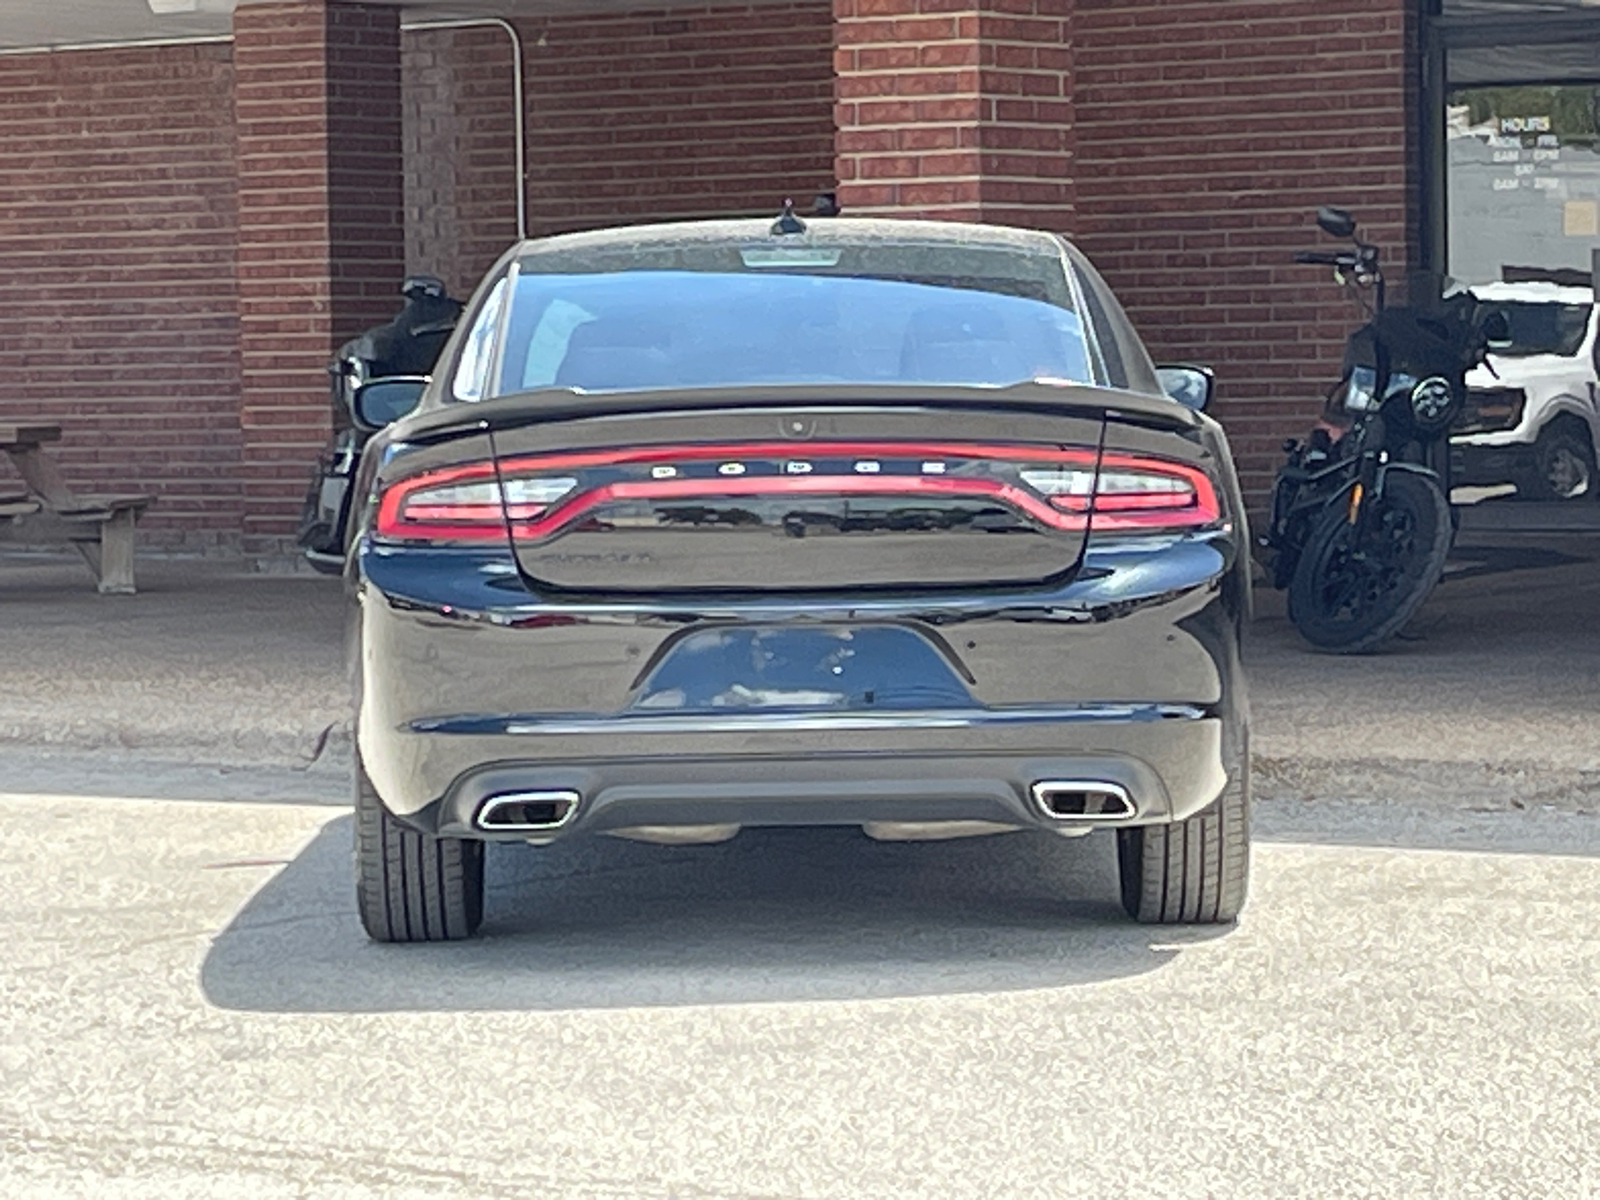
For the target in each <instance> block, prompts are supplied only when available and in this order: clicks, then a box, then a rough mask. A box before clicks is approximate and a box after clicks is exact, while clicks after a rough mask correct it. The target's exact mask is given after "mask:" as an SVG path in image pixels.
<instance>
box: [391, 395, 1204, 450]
mask: <svg viewBox="0 0 1600 1200" xmlns="http://www.w3.org/2000/svg"><path fill="white" fill-rule="evenodd" d="M436 386H437V385H436ZM430 390H431V389H430ZM435 395H437V393H435ZM430 400H431V401H432V402H431V403H430ZM859 404H874V405H884V406H887V407H899V406H905V407H927V408H985V407H989V408H1009V409H1012V410H1016V411H1034V412H1054V413H1061V414H1063V415H1067V414H1072V415H1078V416H1085V415H1087V416H1105V415H1115V416H1118V417H1120V418H1122V419H1123V420H1130V421H1132V422H1134V423H1135V424H1141V425H1154V426H1157V427H1159V428H1163V429H1173V430H1193V429H1198V428H1200V427H1201V425H1202V424H1203V421H1202V418H1201V417H1200V416H1199V415H1198V414H1197V413H1195V412H1193V411H1192V410H1190V409H1188V408H1186V407H1184V406H1183V405H1181V404H1179V403H1178V402H1177V401H1175V400H1169V399H1167V398H1166V397H1165V396H1155V395H1146V394H1145V393H1143V392H1129V391H1123V390H1120V389H1112V388H1100V387H1089V386H1087V385H1083V384H1054V383H1040V382H1037V381H1030V382H1026V383H1017V384H1012V385H1010V386H1009V387H960V386H951V385H948V384H936V385H919V384H898V383H897V384H850V385H842V384H830V385H823V386H819V385H815V384H806V385H798V386H797V385H768V386H763V387H717V388H686V389H671V390H668V389H660V390H656V389H652V390H649V391H639V392H582V391H577V390H574V389H571V388H538V389H535V390H533V391H527V392H516V393H514V394H511V395H507V396H497V397H495V398H494V399H492V400H481V401H478V402H476V403H470V404H468V403H461V402H451V401H443V402H442V401H441V400H439V399H434V398H433V397H424V400H423V403H422V405H421V407H420V408H419V410H418V411H417V412H415V413H414V414H413V415H412V416H409V417H406V418H405V419H404V420H403V422H401V424H402V425H403V429H402V430H401V431H400V432H399V433H398V435H397V436H399V437H401V438H403V439H404V440H406V441H411V442H419V441H428V440H429V439H430V435H444V434H447V433H454V432H457V431H459V430H461V429H462V428H464V427H470V426H476V427H478V428H481V429H514V428H517V427H519V426H524V425H540V424H544V423H547V422H556V421H579V420H585V419H592V418H595V417H607V416H619V415H623V414H630V413H652V412H671V411H673V410H675V409H676V410H684V411H696V410H697V411H701V412H704V411H706V410H708V409H711V410H715V409H749V408H790V407H794V406H797V405H799V406H815V407H823V408H825V407H828V406H831V405H859Z"/></svg>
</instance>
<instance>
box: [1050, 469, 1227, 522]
mask: <svg viewBox="0 0 1600 1200" xmlns="http://www.w3.org/2000/svg"><path fill="white" fill-rule="evenodd" d="M1020 474H1021V476H1022V481H1023V482H1024V483H1026V484H1027V485H1028V486H1029V487H1031V488H1033V489H1035V490H1036V491H1038V492H1039V493H1041V494H1042V495H1045V496H1048V497H1049V499H1050V503H1051V504H1052V505H1054V506H1055V507H1056V508H1059V509H1061V510H1062V511H1063V512H1070V513H1081V514H1084V515H1085V516H1087V517H1089V522H1088V523H1089V527H1090V528H1091V529H1094V530H1098V531H1104V532H1115V531H1124V532H1131V531H1147V532H1148V531H1152V530H1159V529H1188V528H1194V527H1197V526H1203V525H1210V524H1212V523H1214V522H1215V521H1216V520H1217V519H1218V517H1220V516H1221V513H1222V510H1221V506H1220V505H1219V504H1218V503H1217V490H1216V488H1215V487H1214V486H1213V485H1212V483H1211V480H1210V478H1209V477H1208V476H1207V475H1206V473H1205V472H1204V471H1201V470H1199V469H1198V468H1195V467H1190V466H1186V465H1185V464H1183V463H1175V462H1169V461H1168V460H1166V459H1160V458H1145V457H1143V456H1134V455H1123V454H1106V455H1104V456H1103V457H1102V458H1101V460H1100V469H1099V471H1098V472H1097V471H1096V470H1095V469H1094V467H1093V466H1092V465H1091V464H1088V463H1084V464H1077V465H1075V464H1066V463H1063V464H1061V465H1059V466H1049V467H1032V466H1030V467H1024V468H1023V469H1022V471H1021V472H1020Z"/></svg>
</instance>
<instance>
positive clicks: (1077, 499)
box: [479, 389, 1115, 596]
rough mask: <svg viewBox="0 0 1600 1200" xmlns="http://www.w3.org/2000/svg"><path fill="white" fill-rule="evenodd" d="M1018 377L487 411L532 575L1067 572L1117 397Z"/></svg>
mask: <svg viewBox="0 0 1600 1200" xmlns="http://www.w3.org/2000/svg"><path fill="white" fill-rule="evenodd" d="M857 390H859V389H853V393H854V391H857ZM1012 390H1013V389H950V390H949V391H950V392H951V393H953V394H944V395H938V396H935V397H929V396H927V395H926V394H925V393H926V389H924V394H923V395H921V396H917V395H909V394H902V393H903V389H894V390H893V394H879V395H865V396H859V397H858V396H855V395H854V394H853V393H852V396H851V397H850V398H837V397H834V398H828V399H825V400H824V399H821V398H818V397H816V396H814V395H804V396H801V395H791V396H788V397H786V398H778V397H773V396H759V397H755V398H749V399H747V400H746V401H745V402H744V403H743V404H739V403H732V404H730V403H729V402H728V401H729V397H727V396H726V395H715V396H708V395H684V394H679V395H671V396H668V395H646V394H634V395H632V396H627V397H621V396H613V397H588V398H583V400H584V403H568V404H551V403H550V402H549V401H550V400H551V399H553V398H552V397H546V404H545V406H544V408H543V409H542V410H541V408H540V407H539V406H538V405H537V404H532V405H530V404H517V403H506V402H501V403H500V404H497V405H495V406H494V410H493V411H490V406H488V405H485V406H484V410H483V411H481V412H480V414H479V415H480V417H482V418H484V419H485V426H486V427H487V428H488V430H489V432H490V435H491V439H492V444H493V449H494V457H495V463H496V467H497V469H498V472H499V481H500V487H501V489H502V495H503V496H504V499H505V506H504V507H505V514H506V518H507V526H508V531H509V535H510V538H511V542H512V545H513V547H514V549H515V552H516V557H517V561H518V564H519V566H520V567H521V570H522V571H523V573H524V575H525V576H526V577H527V582H528V583H529V585H530V586H531V587H533V588H534V589H535V590H570V591H581V592H598V593H605V594H618V593H633V594H642V595H648V596H659V595H662V594H667V593H673V592H695V593H704V592H707V591H713V592H714V591H737V592H739V593H741V594H748V593H763V592H771V593H793V592H816V591H826V592H838V591H841V590H851V589H890V590H895V591H905V590H912V591H924V590H943V589H970V588H973V587H995V586H1017V585H1036V584H1040V583H1045V582H1047V581H1052V580H1056V579H1064V578H1066V577H1068V576H1069V575H1070V574H1071V573H1072V572H1073V571H1074V570H1075V569H1076V568H1077V566H1078V564H1079V562H1080V560H1081V556H1082V551H1083V546H1084V541H1085V537H1086V532H1085V525H1086V520H1085V513H1086V510H1087V507H1088V502H1089V497H1090V495H1091V494H1092V492H1093V487H1094V479H1095V474H1096V471H1097V469H1098V461H1099V447H1100V444H1101V440H1102V429H1103V425H1104V421H1105V411H1104V409H1103V408H1101V407H1099V406H1098V405H1096V404H1093V403H1084V402H1083V400H1084V397H1081V396H1074V397H1067V396H1064V395H1062V394H1060V393H1061V392H1062V391H1064V390H1065V389H1055V390H1056V392H1057V394H1056V395H1055V396H1053V397H1047V398H1048V399H1052V400H1053V401H1054V403H1048V404H1047V403H1042V402H1040V401H1039V398H1037V397H1035V398H1034V402H1032V403H1015V402H1010V401H1008V400H1007V398H1006V397H1005V396H1004V395H1003V394H1002V393H1004V392H1009V391H1012ZM1074 391H1076V389H1075V390H1074ZM1105 395H1106V394H1105V393H1102V394H1101V396H1100V397H1095V399H1101V398H1103V397H1104V396H1105ZM1111 395H1115V393H1112V394H1111ZM516 399H517V398H510V397H508V398H507V400H508V401H515V400H516ZM566 399H567V400H569V401H570V400H572V399H573V398H572V397H571V396H570V395H568V396H567V397H566ZM596 400H604V401H605V403H604V404H603V405H595V404H594V403H593V402H594V401H596ZM1069 401H1071V402H1069ZM597 410H598V411H597Z"/></svg>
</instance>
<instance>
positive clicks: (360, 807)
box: [355, 760, 483, 942]
mask: <svg viewBox="0 0 1600 1200" xmlns="http://www.w3.org/2000/svg"><path fill="white" fill-rule="evenodd" d="M355 776H356V777H355V810H356V812H355V827H356V828H355V833H356V837H355V843H356V845H355V851H356V906H357V908H358V909H359V911H360V913H361V924H362V925H363V926H364V927H365V928H366V931H367V936H368V937H370V938H372V939H373V941H377V942H453V941H459V940H460V939H462V938H469V937H471V936H472V935H473V934H474V933H476V932H477V931H478V926H479V924H480V923H481V922H482V921H483V843H482V842H478V841H471V840H468V839H463V838H442V837H433V836H432V835H431V834H426V833H419V832H417V831H416V830H415V829H411V828H408V827H407V826H405V825H403V824H401V823H400V822H399V821H397V820H396V819H395V818H394V817H393V816H391V815H390V813H389V810H388V809H387V808H385V807H384V803H383V800H382V799H381V798H380V797H379V796H378V793H377V790H376V789H374V788H373V786H372V780H370V779H368V778H367V772H366V770H365V769H364V768H363V767H362V766H361V763H360V762H359V760H358V761H357V763H356V771H355Z"/></svg>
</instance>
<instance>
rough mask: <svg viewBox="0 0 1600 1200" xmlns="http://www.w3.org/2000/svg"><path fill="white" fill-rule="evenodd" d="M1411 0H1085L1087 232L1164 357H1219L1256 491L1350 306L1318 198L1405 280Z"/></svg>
mask: <svg viewBox="0 0 1600 1200" xmlns="http://www.w3.org/2000/svg"><path fill="white" fill-rule="evenodd" d="M1411 8H1412V6H1411V5H1410V4H1409V3H1407V0H1338V2H1337V3H1329V2H1327V0H1321V2H1316V0H1272V2H1270V3H1267V2H1246V0H1231V2H1229V3H1223V4H1218V3H1215V0H1077V7H1076V12H1075V15H1074V22H1073V31H1074V39H1075V42H1076V46H1077V56H1076V58H1077V62H1076V66H1077V80H1076V110H1077V149H1078V186H1077V199H1078V213H1077V240H1078V242H1079V243H1080V244H1081V245H1082V246H1083V248H1084V249H1085V250H1086V251H1087V252H1088V253H1089V255H1090V256H1091V257H1092V258H1093V259H1094V261H1095V263H1096V264H1097V265H1098V266H1099V267H1100V268H1101V270H1102V271H1103V272H1104V273H1105V274H1106V276H1107V278H1108V280H1109V281H1110V282H1111V284H1112V286H1113V287H1114V288H1115V289H1116V291H1117V292H1118V294H1119V295H1120V296H1121V297H1122V299H1123V301H1124V303H1125V304H1126V305H1127V307H1128V310H1129V313H1130V315H1131V316H1132V317H1133V319H1134V322H1135V323H1136V324H1137V325H1138V326H1139V328H1140V331H1141V332H1142V333H1143V334H1144V336H1145V338H1146V340H1147V341H1148V342H1149V343H1150V346H1151V349H1152V351H1153V352H1154V353H1155V354H1156V355H1157V356H1158V357H1166V358H1170V359H1188V360H1193V361H1198V362H1206V363H1211V364H1213V365H1215V366H1216V367H1217V371H1218V383H1219V387H1220V393H1219V394H1220V396H1221V402H1220V404H1219V406H1218V409H1217V415H1218V416H1219V417H1220V418H1221V419H1222V421H1223V422H1224V424H1225V425H1226V426H1227V427H1228V430H1229V433H1230V438H1231V440H1232V443H1233V445H1234V448H1235V452H1236V454H1237V455H1238V456H1239V458H1240V467H1241V470H1242V471H1243V472H1244V474H1245V483H1246V487H1247V490H1249V491H1250V492H1251V493H1252V497H1253V499H1255V500H1257V501H1260V500H1261V498H1262V494H1263V493H1264V492H1265V491H1266V489H1267V487H1268V485H1269V483H1270V479H1271V473H1272V471H1273V470H1274V469H1275V468H1276V466H1277V463H1278V461H1279V460H1280V458H1281V452H1280V450H1279V448H1278V447H1279V443H1280V442H1281V440H1282V439H1283V438H1284V437H1285V436H1287V435H1290V434H1302V435H1303V434H1304V432H1305V430H1306V428H1307V427H1308V426H1309V423H1310V421H1311V420H1312V418H1313V417H1314V415H1315V414H1316V412H1317V411H1318V410H1319V408H1320V405H1321V403H1322V397H1323V396H1324V394H1325V393H1326V391H1327V389H1328V388H1329V386H1330V385H1331V384H1332V382H1333V381H1334V377H1335V376H1336V374H1337V371H1338V367H1339V362H1340V355H1341V352H1342V348H1343V341H1344V337H1345V335H1346V333H1347V332H1348V331H1349V329H1350V328H1351V326H1352V324H1353V322H1354V318H1355V312H1356V310H1355V308H1354V306H1352V305H1351V304H1349V303H1348V302H1346V301H1345V300H1343V299H1342V297H1341V293H1340V292H1339V290H1338V289H1337V288H1336V287H1335V286H1334V285H1333V283H1332V281H1331V279H1330V277H1329V274H1328V272H1327V270H1326V269H1325V268H1315V267H1303V266H1296V265H1294V264H1293V263H1292V262H1291V261H1290V259H1291V256H1292V254H1293V253H1294V251H1295V250H1297V249H1302V248H1316V247H1318V246H1319V245H1322V246H1324V248H1326V246H1327V245H1328V244H1329V239H1327V238H1326V237H1325V235H1323V234H1321V233H1320V232H1319V231H1318V230H1317V229H1316V227H1315V225H1314V224H1313V223H1312V213H1313V211H1314V209H1315V207H1316V206H1317V205H1318V204H1339V205H1343V206H1345V207H1348V208H1350V209H1352V210H1353V211H1355V213H1356V214H1357V216H1358V217H1359V218H1360V220H1361V222H1362V225H1363V227H1364V229H1365V232H1366V236H1367V238H1368V239H1369V240H1371V241H1374V242H1376V243H1378V244H1379V245H1380V246H1382V247H1383V249H1384V251H1385V254H1386V259H1385V261H1386V262H1388V263H1389V264H1390V268H1391V275H1392V278H1393V279H1394V280H1395V281H1396V282H1397V283H1399V282H1403V280H1404V276H1405V270H1406V265H1407V257H1408V254H1410V255H1412V256H1414V255H1415V252H1416V247H1417V244H1418V241H1417V237H1416V234H1415V229H1414V228H1413V227H1412V225H1411V219H1412V214H1414V213H1415V212H1416V210H1417V207H1418V206H1417V205H1416V204H1415V203H1414V202H1413V199H1414V197H1415V195H1416V193H1417V187H1418V179H1417V177H1416V172H1417V170H1418V168H1419V166H1420V163H1419V155H1418V154H1417V153H1416V150H1415V144H1414V137H1413V131H1412V128H1411V123H1410V121H1409V119H1408V116H1407V113H1408V111H1409V110H1408V104H1407V100H1408V88H1409V87H1410V86H1411V85H1410V82H1409V78H1408V69H1407V63H1408V62H1412V61H1415V56H1414V55H1412V54H1409V53H1408V50H1409V47H1410V46H1411V45H1412V44H1413V39H1414V36H1415V35H1414V31H1413V30H1412V28H1411V27H1410V17H1409V13H1410V11H1411Z"/></svg>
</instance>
